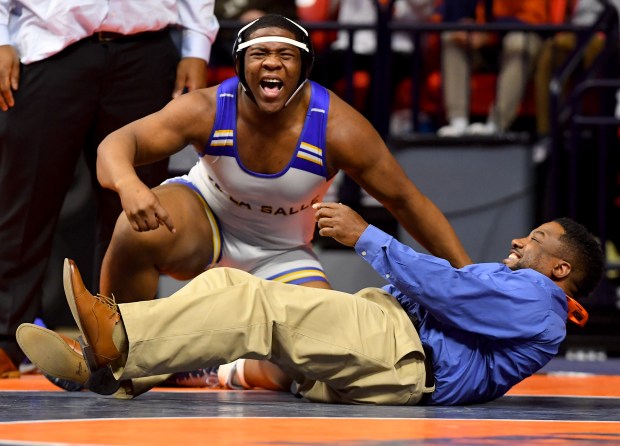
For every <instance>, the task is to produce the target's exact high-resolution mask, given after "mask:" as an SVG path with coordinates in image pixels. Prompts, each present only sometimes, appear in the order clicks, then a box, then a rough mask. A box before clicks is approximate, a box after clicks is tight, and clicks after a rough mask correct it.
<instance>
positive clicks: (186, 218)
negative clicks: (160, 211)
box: [115, 183, 213, 280]
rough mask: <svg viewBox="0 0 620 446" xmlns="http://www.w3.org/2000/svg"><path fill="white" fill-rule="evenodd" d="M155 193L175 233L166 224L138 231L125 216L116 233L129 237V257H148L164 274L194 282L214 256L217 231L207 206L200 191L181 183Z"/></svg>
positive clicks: (119, 235) (155, 189)
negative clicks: (154, 228) (150, 229)
mask: <svg viewBox="0 0 620 446" xmlns="http://www.w3.org/2000/svg"><path fill="white" fill-rule="evenodd" d="M153 192H154V193H155V194H156V195H157V197H158V198H159V200H160V202H161V205H162V206H163V207H164V208H165V209H166V210H167V211H168V214H169V216H170V218H171V219H172V222H173V224H174V227H175V229H176V231H175V233H172V232H170V231H169V230H168V228H167V227H166V226H163V225H162V226H160V227H159V228H158V229H156V230H153V231H146V232H137V231H135V230H133V229H132V228H131V225H130V224H129V221H128V219H127V217H126V216H125V215H124V213H123V214H122V215H121V216H120V217H119V220H118V222H117V228H116V230H115V234H117V238H121V237H125V238H126V242H125V250H124V251H125V255H128V256H144V257H143V258H145V259H146V258H148V259H150V263H152V264H153V265H155V266H156V268H157V269H158V270H159V272H160V273H162V274H167V275H169V276H171V277H174V278H175V279H179V280H187V279H191V278H193V277H195V276H197V275H198V274H200V273H201V272H203V271H204V270H205V269H206V268H207V267H208V266H209V264H210V263H211V261H212V257H213V229H212V228H211V223H210V221H209V218H208V216H207V213H206V209H205V203H204V201H203V200H202V198H201V197H200V196H199V195H198V194H197V193H196V192H194V191H193V190H192V189H190V188H189V187H187V186H184V185H181V184H174V183H172V184H164V185H161V186H157V187H155V188H154V189H153ZM133 249H135V250H137V252H133V251H132V250H133Z"/></svg>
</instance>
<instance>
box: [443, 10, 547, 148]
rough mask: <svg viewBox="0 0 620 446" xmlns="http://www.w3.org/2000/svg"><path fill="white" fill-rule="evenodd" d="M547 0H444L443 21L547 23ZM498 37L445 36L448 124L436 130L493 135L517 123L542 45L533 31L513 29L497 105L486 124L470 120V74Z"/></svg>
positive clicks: (504, 40)
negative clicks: (519, 108) (522, 99)
mask: <svg viewBox="0 0 620 446" xmlns="http://www.w3.org/2000/svg"><path fill="white" fill-rule="evenodd" d="M548 10H549V5H548V0H521V1H515V0H493V1H488V0H487V1H482V0H444V1H443V3H442V5H441V6H440V14H441V17H442V20H443V21H444V22H454V21H458V22H463V23H467V22H476V23H485V22H494V23H520V24H522V23H529V24H532V25H537V24H544V23H547V22H548V21H549V14H548ZM496 37H497V36H495V35H494V34H491V33H485V32H474V33H471V32H466V31H449V32H444V33H443V34H442V38H441V40H442V54H441V58H442V79H443V88H444V92H443V93H444V103H445V104H444V105H445V109H446V113H447V120H448V125H446V126H444V127H441V128H440V129H439V130H438V132H437V134H438V135H439V136H445V137H450V136H452V137H456V136H461V135H463V134H477V135H492V134H496V133H501V132H504V131H506V130H507V129H508V128H509V127H510V125H511V124H512V123H513V121H514V119H515V117H516V115H517V111H518V107H519V104H520V102H521V98H522V97H523V94H524V92H525V88H526V86H527V82H528V79H529V77H530V74H531V72H532V69H533V67H534V64H535V61H536V58H537V55H538V53H539V51H540V49H541V46H542V39H541V37H540V36H539V35H537V34H536V33H533V32H522V31H511V32H507V33H506V34H504V35H502V36H501V51H500V54H499V57H500V62H499V73H498V78H497V92H496V99H495V103H494V104H493V105H492V106H491V109H490V111H489V115H488V117H487V121H486V123H471V124H470V122H469V76H470V72H471V70H474V69H477V68H478V67H479V66H480V65H482V63H483V61H484V54H485V51H486V50H487V49H488V48H489V47H490V46H491V45H492V44H493V43H494V41H495V39H496Z"/></svg>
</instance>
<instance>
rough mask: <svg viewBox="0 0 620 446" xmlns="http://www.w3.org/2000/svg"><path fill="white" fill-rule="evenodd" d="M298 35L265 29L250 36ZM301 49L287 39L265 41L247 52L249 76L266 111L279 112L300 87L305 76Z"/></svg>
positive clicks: (275, 29) (250, 84)
mask: <svg viewBox="0 0 620 446" xmlns="http://www.w3.org/2000/svg"><path fill="white" fill-rule="evenodd" d="M276 36H277V37H287V38H289V39H293V40H295V35H294V34H293V33H292V32H290V31H287V30H285V29H282V28H277V27H269V28H261V29H258V30H256V31H255V32H253V33H252V34H251V35H250V36H249V39H250V40H252V39H256V38H258V37H276ZM301 65H302V64H301V53H300V50H299V48H297V47H295V46H293V45H291V44H288V43H283V42H269V41H267V42H261V43H256V44H254V45H251V46H250V47H249V48H248V49H247V51H246V53H245V78H246V81H247V83H248V86H249V88H250V90H251V91H252V94H253V95H254V98H255V99H256V102H257V104H258V105H259V107H260V108H261V109H263V110H264V111H268V112H269V111H271V112H274V111H278V110H280V109H282V108H284V104H285V103H286V101H287V100H288V99H289V98H290V97H291V95H292V94H293V93H294V92H295V89H296V88H297V83H298V81H299V77H300V75H301Z"/></svg>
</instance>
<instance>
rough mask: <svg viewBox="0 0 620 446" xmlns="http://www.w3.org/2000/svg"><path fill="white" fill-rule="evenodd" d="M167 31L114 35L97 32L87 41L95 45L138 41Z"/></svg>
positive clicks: (166, 29)
mask: <svg viewBox="0 0 620 446" xmlns="http://www.w3.org/2000/svg"><path fill="white" fill-rule="evenodd" d="M167 31H168V28H164V29H160V30H158V31H145V32H142V33H135V34H121V33H115V32H111V31H97V32H96V33H94V34H93V35H92V36H90V37H89V39H90V40H91V41H93V42H97V43H111V42H121V41H129V40H140V39H144V38H151V37H156V36H158V35H160V34H163V33H165V32H167Z"/></svg>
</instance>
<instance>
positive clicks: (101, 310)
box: [63, 259, 121, 372]
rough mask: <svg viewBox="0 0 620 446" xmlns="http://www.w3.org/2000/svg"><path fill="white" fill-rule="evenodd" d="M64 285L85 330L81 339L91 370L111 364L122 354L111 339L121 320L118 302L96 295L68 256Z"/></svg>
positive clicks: (72, 309)
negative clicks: (88, 287)
mask: <svg viewBox="0 0 620 446" xmlns="http://www.w3.org/2000/svg"><path fill="white" fill-rule="evenodd" d="M63 285H64V289H65V295H66V296H67V302H68V303H69V307H70V308H71V313H72V314H73V318H74V319H75V322H76V323H77V326H78V328H79V329H80V331H81V332H82V336H81V337H80V338H78V340H79V341H80V344H81V345H82V351H83V354H84V358H85V359H86V362H87V364H88V367H89V369H90V371H91V372H93V371H95V370H96V369H98V368H102V367H105V366H108V365H110V363H112V362H113V361H114V360H116V359H118V358H120V356H121V354H120V352H119V351H118V349H117V348H116V346H115V345H114V342H112V332H113V330H114V327H115V326H116V324H117V323H118V322H119V321H120V313H119V312H118V307H117V305H116V302H114V299H111V298H108V297H105V296H99V295H97V296H93V295H92V294H91V293H90V292H89V291H88V290H87V289H86V287H85V286H84V282H82V276H81V275H80V272H79V270H78V268H77V266H76V264H75V262H74V261H73V260H70V259H65V264H64V272H63Z"/></svg>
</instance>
